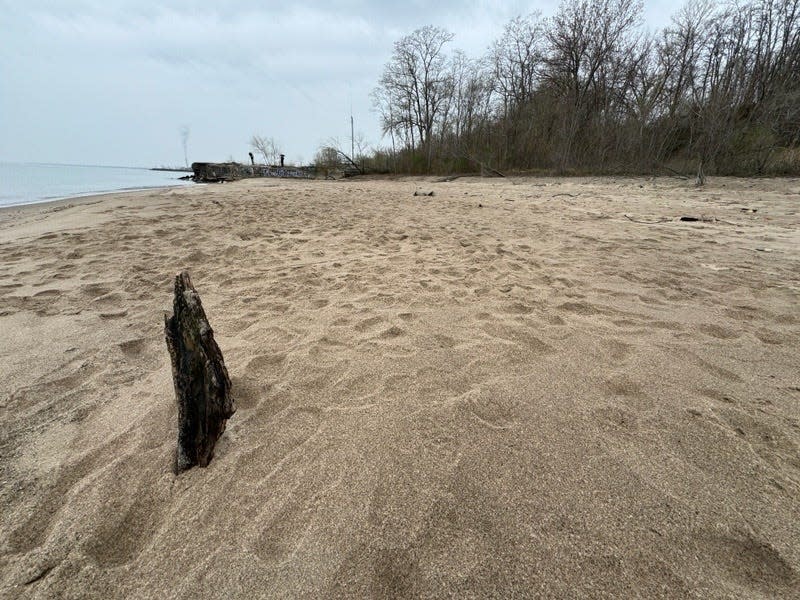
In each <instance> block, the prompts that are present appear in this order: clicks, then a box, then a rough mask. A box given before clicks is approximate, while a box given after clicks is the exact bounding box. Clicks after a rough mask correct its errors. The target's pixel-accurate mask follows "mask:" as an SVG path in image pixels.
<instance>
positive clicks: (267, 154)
mask: <svg viewBox="0 0 800 600" xmlns="http://www.w3.org/2000/svg"><path fill="white" fill-rule="evenodd" d="M250 147H251V148H253V150H255V151H256V152H258V153H259V154H260V155H261V156H262V157H263V158H264V164H267V165H275V164H277V163H278V157H279V156H280V150H279V146H278V144H277V142H276V141H275V139H274V138H271V137H265V136H261V135H254V136H253V137H252V138H250Z"/></svg>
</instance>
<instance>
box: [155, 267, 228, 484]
mask: <svg viewBox="0 0 800 600" xmlns="http://www.w3.org/2000/svg"><path fill="white" fill-rule="evenodd" d="M164 333H165V336H166V340H167V349H168V350H169V355H170V358H171V359H172V380H173V383H174V385H175V399H176V400H177V403H178V451H177V455H176V462H175V472H176V473H181V472H182V471H185V470H187V469H191V468H192V467H193V466H195V465H199V466H201V467H205V466H207V465H208V463H209V462H210V461H211V459H212V458H213V457H214V446H215V445H216V443H217V440H218V439H219V437H220V436H221V435H222V432H223V431H225V422H226V421H227V420H228V419H229V418H230V417H231V416H233V413H234V412H235V411H236V408H235V406H234V402H233V397H232V396H231V380H230V378H229V377H228V371H227V369H226V368H225V362H224V361H223V359H222V352H221V351H220V349H219V346H217V343H216V342H215V341H214V332H213V330H212V329H211V325H209V324H208V319H207V318H206V313H205V311H204V310H203V305H202V304H201V303H200V296H199V295H198V293H197V290H195V289H194V286H193V285H192V280H191V279H190V278H189V273H187V272H186V271H183V272H182V273H181V274H180V275H177V276H176V277H175V297H174V299H173V315H172V316H171V317H170V316H169V315H165V316H164Z"/></svg>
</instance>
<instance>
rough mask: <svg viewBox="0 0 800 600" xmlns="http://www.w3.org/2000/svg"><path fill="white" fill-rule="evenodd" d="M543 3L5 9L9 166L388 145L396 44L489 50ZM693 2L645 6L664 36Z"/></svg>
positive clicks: (57, 4) (82, 2)
mask: <svg viewBox="0 0 800 600" xmlns="http://www.w3.org/2000/svg"><path fill="white" fill-rule="evenodd" d="M557 6H558V2H557V1H551V0H540V1H538V2H523V1H517V0H509V1H506V2H501V1H497V0H463V1H451V0H443V1H438V2H433V1H428V2H424V1H419V0H393V1H389V2H376V1H372V2H368V1H366V0H342V1H335V0H327V1H325V2H322V1H318V2H317V1H312V2H299V1H298V2H271V1H266V0H261V1H257V0H237V1H236V2H229V1H227V0H216V1H214V2H198V1H188V0H161V1H159V2H152V1H150V0H73V1H69V0H66V1H56V0H51V1H49V2H47V1H41V0H24V1H21V0H0V32H1V33H0V161H4V162H45V163H67V164H91V165H116V166H138V167H152V166H161V165H172V166H176V165H183V163H184V151H183V144H182V139H181V129H182V128H183V127H188V130H189V135H188V139H187V155H188V162H189V163H191V162H193V161H223V160H228V159H231V158H233V159H235V160H238V161H242V162H246V161H248V160H249V158H248V156H247V153H248V151H249V150H250V149H251V148H250V145H249V142H250V139H251V137H252V136H253V135H262V136H267V137H272V138H274V139H275V140H276V141H277V143H278V145H279V147H280V148H281V151H282V152H283V153H284V154H285V155H286V158H287V161H288V162H290V163H294V164H299V163H308V162H311V161H312V160H313V157H314V154H315V152H316V151H317V149H318V148H319V147H320V146H321V145H323V144H325V143H327V142H328V140H330V139H338V140H339V141H340V142H341V143H342V145H343V146H348V145H349V142H350V114H351V110H352V114H353V118H354V121H355V130H356V134H357V135H358V134H359V133H360V134H362V135H363V136H364V138H365V140H366V141H367V142H368V144H369V145H371V146H380V145H385V144H386V143H387V142H386V140H382V139H381V132H380V127H379V122H378V117H377V115H376V114H375V112H374V110H373V107H372V105H371V101H370V97H369V95H370V92H371V91H372V89H374V87H375V86H376V84H377V83H378V80H379V78H380V76H381V72H382V70H383V65H384V64H385V63H386V62H387V61H388V60H389V58H390V56H391V53H392V48H393V44H394V42H395V41H397V40H398V39H400V38H401V37H403V36H404V35H407V34H409V33H411V32H412V31H414V30H415V29H417V28H419V27H423V26H425V25H435V26H439V27H444V28H446V29H448V30H449V31H450V32H452V33H453V34H454V35H455V38H454V40H453V42H452V43H451V44H450V46H449V47H450V49H451V50H453V49H457V48H458V49H462V50H464V51H465V52H466V53H467V55H469V56H472V57H478V56H481V55H483V54H484V53H485V51H486V49H487V47H488V46H489V45H490V44H491V43H492V41H493V40H494V39H496V38H497V37H499V35H500V34H501V33H502V30H503V26H504V25H505V24H506V23H507V22H508V21H509V20H510V19H512V18H513V17H515V16H518V15H524V14H528V13H531V12H533V11H540V12H541V13H542V14H543V15H544V16H549V15H552V14H553V13H554V12H555V10H556V9H557ZM678 6H679V4H676V3H675V2H666V1H662V0H645V8H644V17H645V23H646V26H647V27H649V28H650V29H657V28H660V27H661V26H662V25H664V24H666V23H667V22H668V20H669V16H670V14H671V13H672V12H673V11H674V10H675V9H676V8H677V7H678Z"/></svg>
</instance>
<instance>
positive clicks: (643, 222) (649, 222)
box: [623, 215, 672, 225]
mask: <svg viewBox="0 0 800 600" xmlns="http://www.w3.org/2000/svg"><path fill="white" fill-rule="evenodd" d="M623 216H624V217H625V218H626V219H628V221H633V222H634V223H641V224H642V225H661V224H662V223H669V222H670V221H672V219H669V218H663V219H659V220H658V221H640V220H639V219H634V218H633V217H631V216H630V215H623Z"/></svg>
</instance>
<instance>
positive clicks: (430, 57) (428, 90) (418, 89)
mask: <svg viewBox="0 0 800 600" xmlns="http://www.w3.org/2000/svg"><path fill="white" fill-rule="evenodd" d="M452 39H453V34H452V33H449V32H448V31H446V30H444V29H440V28H438V27H432V26H430V25H428V26H425V27H423V28H421V29H417V30H416V31H414V32H413V33H412V34H410V35H407V36H405V37H403V38H401V39H400V40H399V41H398V42H396V43H395V45H394V52H393V53H392V57H391V59H390V61H389V63H388V64H387V65H386V67H385V68H384V72H383V76H382V77H381V79H380V82H379V86H378V90H376V93H375V94H374V96H373V98H374V99H376V100H377V101H378V102H379V103H386V105H384V106H382V107H380V104H379V107H380V108H379V110H380V111H381V112H382V113H383V114H384V116H385V115H387V114H388V115H391V116H390V119H389V120H388V121H384V132H388V131H387V126H388V127H390V128H392V129H395V130H400V135H402V136H403V137H405V138H406V139H408V141H409V142H410V146H411V147H412V148H415V147H416V144H417V143H419V145H420V147H421V148H422V149H424V150H425V152H426V155H427V164H428V168H430V163H431V159H432V152H433V145H432V141H433V140H432V137H433V131H434V126H435V124H436V122H437V119H439V117H440V116H441V113H442V111H443V109H444V107H445V102H446V101H447V99H448V96H449V91H450V89H451V87H452V82H451V80H450V78H449V72H448V69H447V61H446V56H445V54H444V46H445V44H447V43H448V42H450V41H451V40H452Z"/></svg>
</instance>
